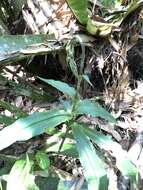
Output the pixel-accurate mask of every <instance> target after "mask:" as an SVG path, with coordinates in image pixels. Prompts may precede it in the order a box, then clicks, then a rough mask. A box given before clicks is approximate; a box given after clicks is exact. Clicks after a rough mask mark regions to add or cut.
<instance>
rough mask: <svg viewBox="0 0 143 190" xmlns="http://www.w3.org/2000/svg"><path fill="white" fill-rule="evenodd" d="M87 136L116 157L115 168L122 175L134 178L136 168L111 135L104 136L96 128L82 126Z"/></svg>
mask: <svg viewBox="0 0 143 190" xmlns="http://www.w3.org/2000/svg"><path fill="white" fill-rule="evenodd" d="M83 130H84V132H85V133H86V135H88V137H89V138H90V139H91V140H92V141H93V142H95V143H96V144H97V145H98V146H99V147H100V148H101V149H104V150H106V151H108V152H109V153H110V154H112V156H114V157H115V158H116V165H117V168H118V169H119V170H120V171H121V172H122V174H123V175H124V176H128V177H130V179H135V177H136V175H137V169H136V167H135V166H134V164H132V162H131V160H130V158H129V156H128V154H127V152H126V151H125V150H123V149H122V147H121V145H120V144H118V143H117V142H114V141H113V140H112V139H111V136H105V135H102V134H101V133H98V132H97V131H96V130H92V129H89V128H85V127H84V128H83Z"/></svg>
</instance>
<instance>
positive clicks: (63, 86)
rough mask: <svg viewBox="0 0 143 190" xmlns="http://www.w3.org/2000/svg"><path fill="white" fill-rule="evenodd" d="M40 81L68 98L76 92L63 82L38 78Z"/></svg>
mask: <svg viewBox="0 0 143 190" xmlns="http://www.w3.org/2000/svg"><path fill="white" fill-rule="evenodd" d="M38 78H39V79H40V80H42V81H44V82H45V83H47V84H49V85H51V86H53V87H54V88H56V89H57V90H59V91H60V92H62V93H65V94H67V95H69V96H70V97H73V96H75V94H76V91H75V89H74V88H73V87H71V86H69V85H68V84H67V83H65V82H61V81H57V80H52V79H43V78H41V77H38Z"/></svg>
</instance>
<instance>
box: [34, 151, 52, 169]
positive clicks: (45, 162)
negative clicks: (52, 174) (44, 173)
mask: <svg viewBox="0 0 143 190" xmlns="http://www.w3.org/2000/svg"><path fill="white" fill-rule="evenodd" d="M35 157H36V160H37V162H38V165H39V167H40V168H41V169H42V170H47V169H49V166H50V160H49V158H48V155H47V154H46V153H44V152H41V151H38V152H37V153H36V155H35Z"/></svg>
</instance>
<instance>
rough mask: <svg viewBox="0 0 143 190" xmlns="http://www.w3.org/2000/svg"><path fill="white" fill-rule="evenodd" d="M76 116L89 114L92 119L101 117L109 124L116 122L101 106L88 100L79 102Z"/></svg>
mask: <svg viewBox="0 0 143 190" xmlns="http://www.w3.org/2000/svg"><path fill="white" fill-rule="evenodd" d="M76 112H77V114H89V115H91V116H93V117H101V118H103V119H106V120H108V121H109V122H112V123H115V122H116V120H115V119H114V118H113V116H112V115H111V114H110V113H109V112H107V111H106V110H105V109H104V108H103V107H102V106H100V105H99V104H98V103H96V102H92V101H90V100H88V99H85V100H82V101H80V102H79V104H78V106H77V110H76Z"/></svg>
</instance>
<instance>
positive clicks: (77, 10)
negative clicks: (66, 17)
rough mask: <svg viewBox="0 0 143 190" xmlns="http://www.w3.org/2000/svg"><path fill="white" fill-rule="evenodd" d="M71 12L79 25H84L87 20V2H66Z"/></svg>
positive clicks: (80, 0) (74, 0) (68, 0)
mask: <svg viewBox="0 0 143 190" xmlns="http://www.w3.org/2000/svg"><path fill="white" fill-rule="evenodd" d="M66 1H67V3H68V4H69V7H70V8H71V10H72V11H73V13H74V15H75V17H76V18H77V19H78V21H79V22H80V23H81V24H86V23H87V20H88V12H87V8H88V1H87V0H78V1H77V0H66Z"/></svg>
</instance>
